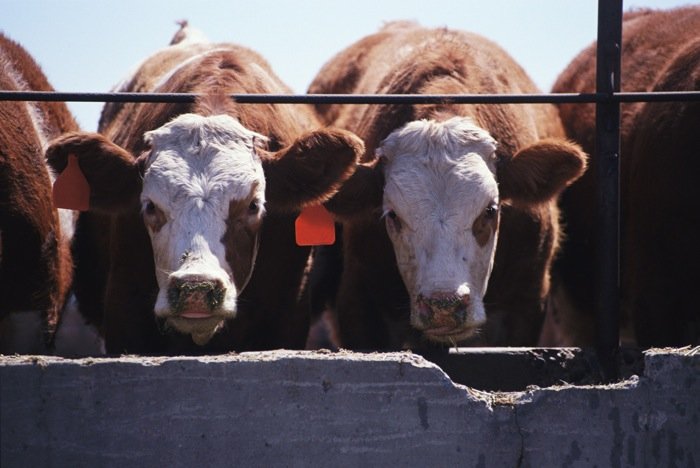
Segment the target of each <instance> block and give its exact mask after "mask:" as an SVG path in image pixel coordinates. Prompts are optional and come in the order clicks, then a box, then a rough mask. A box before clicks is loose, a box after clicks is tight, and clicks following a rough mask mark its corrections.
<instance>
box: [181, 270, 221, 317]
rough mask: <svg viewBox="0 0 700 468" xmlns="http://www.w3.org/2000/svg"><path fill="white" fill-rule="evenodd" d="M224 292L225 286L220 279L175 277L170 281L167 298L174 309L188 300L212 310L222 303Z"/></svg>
mask: <svg viewBox="0 0 700 468" xmlns="http://www.w3.org/2000/svg"><path fill="white" fill-rule="evenodd" d="M225 293H226V288H225V287H224V285H223V283H222V282H221V281H220V280H216V279H213V280H212V279H201V278H196V277H195V278H177V279H173V280H171V282H170V286H169V288H168V300H169V302H170V304H171V305H172V306H173V307H174V308H176V309H180V308H182V307H183V305H184V304H186V303H188V302H197V303H201V304H202V305H205V306H206V307H207V308H209V309H210V310H213V309H216V308H217V307H219V306H220V305H221V304H222V303H223V300H224V296H225Z"/></svg>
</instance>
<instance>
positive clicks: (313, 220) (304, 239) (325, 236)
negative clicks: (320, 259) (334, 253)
mask: <svg viewBox="0 0 700 468" xmlns="http://www.w3.org/2000/svg"><path fill="white" fill-rule="evenodd" d="M294 227H295V230H296V238H297V239H296V240H297V245H301V246H305V245H331V244H333V243H334V242H335V224H334V222H333V216H331V214H330V213H329V212H328V210H327V209H326V208H325V207H324V206H323V205H314V206H307V207H306V208H304V209H303V210H302V211H301V213H300V214H299V217H297V220H296V222H295V223H294Z"/></svg>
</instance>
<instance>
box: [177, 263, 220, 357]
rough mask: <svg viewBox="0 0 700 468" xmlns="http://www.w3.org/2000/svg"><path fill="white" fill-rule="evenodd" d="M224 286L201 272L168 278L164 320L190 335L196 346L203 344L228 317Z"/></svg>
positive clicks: (218, 280)
mask: <svg viewBox="0 0 700 468" xmlns="http://www.w3.org/2000/svg"><path fill="white" fill-rule="evenodd" d="M226 294H227V288H226V286H225V285H224V283H223V281H221V280H220V279H216V278H210V277H206V276H202V275H186V276H180V277H171V278H170V281H169V284H168V294H167V296H168V304H169V306H170V310H171V311H172V313H171V315H170V316H169V317H168V318H167V322H168V323H169V324H171V325H172V326H173V327H174V328H175V329H176V330H178V331H179V332H181V333H185V334H190V335H192V340H193V341H194V342H195V343H196V344H198V345H204V344H206V343H207V342H208V341H209V340H210V339H211V337H212V336H213V335H214V334H215V333H216V332H217V331H218V330H219V329H220V328H221V327H222V326H223V323H224V321H225V320H226V319H227V318H230V316H232V311H230V312H227V311H226V310H225V308H224V307H223V305H224V302H225V300H226Z"/></svg>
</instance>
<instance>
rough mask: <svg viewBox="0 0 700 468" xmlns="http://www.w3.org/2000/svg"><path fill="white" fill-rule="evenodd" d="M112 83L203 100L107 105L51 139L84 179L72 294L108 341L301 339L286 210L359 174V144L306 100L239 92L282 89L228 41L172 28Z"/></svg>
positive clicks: (261, 343)
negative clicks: (259, 99)
mask: <svg viewBox="0 0 700 468" xmlns="http://www.w3.org/2000/svg"><path fill="white" fill-rule="evenodd" d="M116 90H117V91H122V92H131V91H135V90H137V91H147V92H158V93H193V94H196V95H197V96H198V97H197V99H196V100H195V102H194V103H120V104H116V103H112V104H110V105H107V106H105V108H104V110H103V113H102V115H101V117H100V124H99V128H98V133H88V132H77V133H76V132H73V133H67V134H65V135H62V136H60V137H59V138H57V139H56V140H54V141H53V142H52V143H51V145H50V146H49V148H48V150H47V152H46V157H47V159H48V161H49V162H50V164H51V165H52V166H53V167H55V169H56V171H57V172H59V173H62V171H64V169H65V168H66V167H67V165H68V161H69V159H70V158H71V157H74V158H76V159H77V162H78V165H79V167H80V170H81V172H82V174H83V175H84V177H85V179H86V180H87V182H88V185H89V188H90V190H89V209H88V210H87V211H85V212H84V213H81V217H80V220H79V225H78V227H79V233H80V234H82V236H81V237H79V238H76V243H77V244H80V245H79V246H77V247H76V252H77V254H76V255H77V256H78V258H79V259H80V260H82V261H83V263H82V266H83V267H84V269H83V270H80V269H78V270H79V271H78V272H76V282H79V283H80V284H79V285H76V295H77V296H78V301H79V303H80V304H81V310H85V313H86V315H87V316H89V317H91V320H92V321H93V322H94V323H97V324H98V325H99V326H100V328H101V330H102V332H103V334H104V336H105V343H106V348H107V352H108V353H109V354H114V353H125V352H127V353H141V354H153V353H156V354H171V353H173V354H174V353H188V354H201V353H217V352H228V351H247V350H263V349H272V348H279V347H286V348H303V347H304V344H305V341H306V336H307V332H308V323H309V318H308V310H307V308H305V307H303V305H301V302H303V301H299V298H300V297H303V295H304V294H303V293H304V291H303V286H304V284H303V282H304V278H305V271H306V268H307V263H308V260H309V253H310V249H311V248H310V247H309V246H299V245H297V244H296V241H295V233H294V224H295V219H296V217H297V215H298V214H299V212H300V210H302V209H303V208H304V207H307V206H313V205H318V204H320V203H322V202H324V201H326V200H327V199H328V198H329V197H331V196H332V195H333V194H334V193H335V192H336V191H337V189H338V187H339V186H340V185H341V184H342V183H343V181H344V180H345V179H347V178H348V177H349V176H350V175H351V174H352V173H353V171H354V169H355V166H356V162H357V159H358V157H359V154H361V152H362V148H363V147H362V142H361V141H360V140H359V139H358V138H357V137H356V136H354V135H353V134H351V133H350V132H347V131H345V130H340V129H333V128H324V127H322V126H321V125H320V123H319V121H318V119H317V117H316V115H315V113H314V110H313V108H312V107H311V106H309V105H282V104H261V105H249V104H240V103H237V102H235V101H234V100H232V99H231V98H230V96H231V95H233V94H258V93H263V94H266V93H269V94H286V93H290V92H291V91H290V89H289V88H288V87H287V86H286V85H285V84H284V83H283V82H282V81H281V80H280V79H279V78H278V77H277V76H276V75H275V73H274V72H273V71H272V69H271V67H270V65H269V64H268V63H267V61H266V60H265V59H264V58H263V57H262V56H260V55H259V54H258V53H257V52H255V51H253V50H251V49H248V48H245V47H243V46H240V45H236V44H229V43H209V42H202V41H192V40H186V38H180V39H179V40H174V41H173V43H172V44H171V45H169V46H168V47H166V48H165V49H162V50H159V51H157V52H156V53H155V54H153V55H152V56H150V57H149V58H148V59H146V60H145V61H144V62H143V63H142V64H141V65H140V66H139V67H138V69H137V70H136V72H135V73H134V74H133V75H132V76H130V77H128V78H127V79H125V80H123V81H122V82H121V83H120V85H119V86H118V87H117V89H116Z"/></svg>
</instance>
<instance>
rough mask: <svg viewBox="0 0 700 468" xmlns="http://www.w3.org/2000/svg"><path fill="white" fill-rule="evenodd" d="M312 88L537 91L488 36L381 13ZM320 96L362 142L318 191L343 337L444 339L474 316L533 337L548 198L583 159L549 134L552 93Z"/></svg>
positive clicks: (546, 254) (416, 342) (476, 323)
mask: <svg viewBox="0 0 700 468" xmlns="http://www.w3.org/2000/svg"><path fill="white" fill-rule="evenodd" d="M309 91H310V92H311V93H359V94H463V93H535V92H537V90H536V88H535V86H534V85H533V84H532V82H531V81H530V79H529V78H528V77H527V75H526V74H525V72H524V71H523V70H522V68H521V67H520V66H518V64H516V63H515V62H514V61H513V60H512V59H511V58H510V57H509V56H508V55H507V54H506V53H505V52H504V51H503V50H501V49H500V48H499V47H498V46H497V45H495V44H494V43H492V42H490V41H488V40H486V39H484V38H482V37H479V36H477V35H474V34H470V33H466V32H458V31H451V30H446V29H424V28H422V27H419V26H418V25H415V24H413V23H391V24H389V25H387V26H385V27H384V28H383V29H382V30H380V31H379V32H378V33H377V34H374V35H371V36H369V37H366V38H364V39H362V40H360V41H359V42H357V43H356V44H354V45H352V46H350V47H349V48H347V49H345V50H344V51H342V52H340V53H339V54H338V55H336V56H335V57H334V58H333V59H331V60H330V61H329V62H328V63H327V64H326V65H325V66H324V67H323V69H322V70H321V71H320V73H319V75H318V76H317V78H316V79H315V81H314V82H313V83H312V85H311V87H310V89H309ZM319 112H320V113H321V115H322V116H323V117H324V118H325V119H326V121H327V122H329V123H330V122H332V123H333V124H334V125H338V126H341V127H344V128H346V129H348V130H351V131H353V132H355V133H356V134H357V135H358V136H360V137H361V138H363V139H364V141H365V147H366V152H365V154H364V157H363V160H362V162H363V165H362V166H360V167H359V168H358V170H357V171H356V172H355V174H354V175H353V176H352V177H351V178H350V179H349V180H348V182H346V184H345V185H344V186H343V188H342V189H341V191H340V192H339V193H338V194H337V195H336V196H335V198H333V199H332V200H331V201H330V202H329V203H328V204H327V206H328V207H329V208H330V209H331V210H332V211H334V212H335V213H336V214H337V216H338V217H339V219H340V220H342V222H343V232H342V237H343V243H344V245H343V248H344V252H343V255H342V263H343V265H342V268H343V270H342V273H341V275H340V284H339V286H338V293H337V296H336V297H335V299H334V300H333V301H332V302H334V308H335V312H336V314H337V322H338V333H339V340H340V343H339V344H340V345H341V346H344V347H349V348H355V349H396V348H402V347H406V346H414V347H415V346H421V345H422V344H425V343H426V342H432V343H440V344H453V343H461V342H464V341H465V340H467V339H470V338H473V337H474V336H475V334H477V330H479V329H480V328H483V330H484V331H483V333H482V335H481V341H480V342H486V343H489V344H494V345H496V344H510V345H517V344H523V345H525V344H528V345H534V344H535V343H536V342H537V338H538V333H539V330H540V325H541V322H542V319H543V303H544V301H545V298H546V297H547V293H548V288H549V267H550V263H551V261H552V257H553V255H554V253H555V251H556V249H557V244H558V239H559V236H560V233H559V224H558V211H557V207H556V201H555V198H556V196H557V194H558V193H559V192H560V191H561V190H562V189H563V188H564V187H565V186H566V185H567V184H569V183H570V182H571V181H573V180H574V179H576V178H577V177H578V176H580V175H581V173H582V172H583V171H584V168H585V156H584V154H583V153H582V151H581V150H580V149H579V148H578V147H577V146H576V145H574V144H572V143H569V142H568V141H565V140H563V139H562V138H560V137H561V136H562V135H563V130H562V129H561V124H560V122H559V120H558V116H557V112H556V109H555V108H554V107H553V106H548V105H540V106H535V105H456V104H452V103H442V104H435V105H403V104H391V105H362V106H357V105H350V106H342V105H331V106H319ZM494 256H495V261H494ZM492 268H493V271H492ZM489 277H490V282H489ZM487 286H488V294H487V293H486V291H487ZM487 319H488V320H487Z"/></svg>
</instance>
